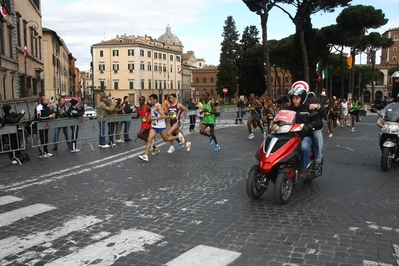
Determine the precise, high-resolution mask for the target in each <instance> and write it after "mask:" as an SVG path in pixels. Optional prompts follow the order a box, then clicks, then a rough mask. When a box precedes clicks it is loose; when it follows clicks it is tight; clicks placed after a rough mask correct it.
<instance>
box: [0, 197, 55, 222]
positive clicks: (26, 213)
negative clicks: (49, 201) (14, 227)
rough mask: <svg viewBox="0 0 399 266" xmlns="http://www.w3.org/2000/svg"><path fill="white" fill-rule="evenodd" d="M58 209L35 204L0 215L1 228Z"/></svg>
mask: <svg viewBox="0 0 399 266" xmlns="http://www.w3.org/2000/svg"><path fill="white" fill-rule="evenodd" d="M54 209H57V208H56V207H53V206H50V205H45V204H40V203H39V204H34V205H30V206H27V207H23V208H20V209H17V210H13V211H9V212H5V213H2V214H0V227H2V226H6V225H9V224H12V223H13V222H16V221H18V220H21V219H23V218H26V217H32V216H35V215H37V214H40V213H43V212H47V211H51V210H54Z"/></svg>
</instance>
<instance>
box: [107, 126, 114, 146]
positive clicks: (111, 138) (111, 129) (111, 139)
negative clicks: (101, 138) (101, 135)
mask: <svg viewBox="0 0 399 266" xmlns="http://www.w3.org/2000/svg"><path fill="white" fill-rule="evenodd" d="M114 135H115V122H109V123H108V140H109V142H111V144H114Z"/></svg>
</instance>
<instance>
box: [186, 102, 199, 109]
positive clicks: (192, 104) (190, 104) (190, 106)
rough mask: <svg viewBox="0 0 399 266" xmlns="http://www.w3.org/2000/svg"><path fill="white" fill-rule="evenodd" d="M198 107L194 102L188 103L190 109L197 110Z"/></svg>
mask: <svg viewBox="0 0 399 266" xmlns="http://www.w3.org/2000/svg"><path fill="white" fill-rule="evenodd" d="M197 109H198V107H197V105H195V104H194V103H192V102H189V103H188V110H197Z"/></svg>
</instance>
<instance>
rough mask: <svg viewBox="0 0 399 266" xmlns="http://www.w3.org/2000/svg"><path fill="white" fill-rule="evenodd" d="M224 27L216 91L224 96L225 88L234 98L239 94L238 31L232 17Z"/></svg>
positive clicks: (228, 94) (229, 95) (228, 18)
mask: <svg viewBox="0 0 399 266" xmlns="http://www.w3.org/2000/svg"><path fill="white" fill-rule="evenodd" d="M224 23H225V25H224V27H223V34H222V36H223V41H222V43H221V46H222V48H221V53H220V59H219V66H218V71H219V72H218V74H217V81H216V90H217V92H218V94H219V95H223V94H224V93H223V88H227V89H228V92H227V96H228V97H229V98H231V97H233V95H234V94H235V93H237V56H238V50H239V45H238V38H239V35H238V31H237V29H236V23H235V21H234V19H233V17H232V16H228V17H227V19H226V20H225V22H224Z"/></svg>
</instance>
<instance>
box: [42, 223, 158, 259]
mask: <svg viewBox="0 0 399 266" xmlns="http://www.w3.org/2000/svg"><path fill="white" fill-rule="evenodd" d="M162 238H163V236H161V235H158V234H155V233H151V232H147V231H143V230H136V229H129V230H123V231H122V232H121V233H120V234H118V235H115V236H112V237H110V238H107V239H105V240H103V241H100V242H97V243H95V244H93V245H90V246H88V247H85V248H83V249H81V250H79V251H77V252H75V253H72V254H70V255H68V256H66V257H63V258H60V259H57V260H55V261H53V262H51V263H49V264H46V265H48V266H62V265H68V266H69V265H74V266H77V265H89V264H95V265H96V266H108V265H112V264H114V263H115V261H116V260H117V259H119V258H120V257H123V256H127V255H128V254H130V253H132V252H138V251H144V250H145V249H144V245H150V244H153V243H155V242H157V241H159V240H161V239H162Z"/></svg>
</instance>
